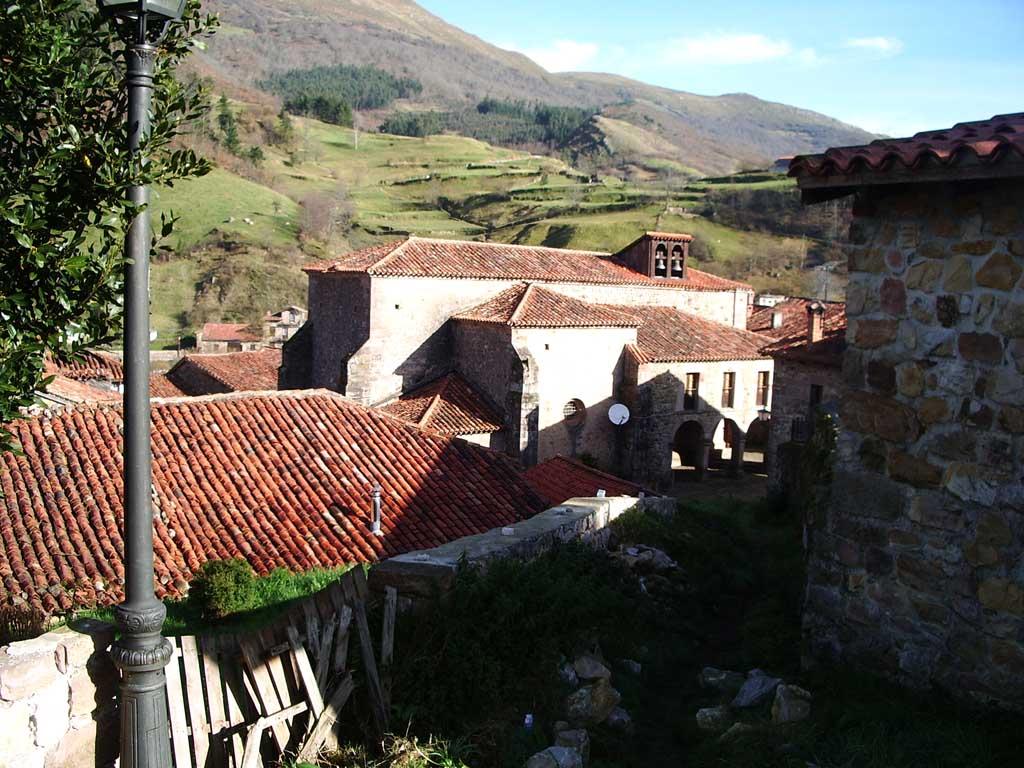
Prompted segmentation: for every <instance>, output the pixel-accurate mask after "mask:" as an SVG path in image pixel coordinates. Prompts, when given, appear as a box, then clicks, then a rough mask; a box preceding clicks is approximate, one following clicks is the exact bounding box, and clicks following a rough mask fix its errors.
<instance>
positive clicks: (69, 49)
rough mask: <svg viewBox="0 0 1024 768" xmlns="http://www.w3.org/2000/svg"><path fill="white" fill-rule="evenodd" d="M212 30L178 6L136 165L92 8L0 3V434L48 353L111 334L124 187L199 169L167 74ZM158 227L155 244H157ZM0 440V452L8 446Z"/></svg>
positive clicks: (194, 107)
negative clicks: (178, 143)
mask: <svg viewBox="0 0 1024 768" xmlns="http://www.w3.org/2000/svg"><path fill="white" fill-rule="evenodd" d="M215 26H216V20H215V19H213V18H211V17H209V16H207V17H203V16H201V14H200V10H199V0H189V3H188V7H187V10H186V12H185V16H184V19H183V20H182V22H181V23H179V24H174V25H172V27H171V29H170V30H169V32H168V35H167V37H166V38H165V40H164V41H163V43H162V46H163V49H164V50H163V53H162V54H161V55H160V56H159V57H158V58H157V69H156V87H155V90H154V97H153V114H152V118H153V120H152V122H153V128H152V133H151V135H150V137H149V140H148V141H147V143H146V146H145V148H144V154H145V156H146V158H147V162H146V163H140V162H138V161H136V160H133V159H132V157H131V156H130V155H129V154H128V153H127V152H126V151H125V149H124V147H125V133H126V130H127V129H126V127H125V116H126V113H127V95H126V91H125V88H124V84H123V78H124V64H123V61H122V58H121V55H120V51H121V50H123V45H122V44H121V43H120V41H119V40H118V39H117V37H116V35H115V34H114V33H113V31H112V30H111V28H110V25H109V24H107V23H106V22H105V21H103V20H102V19H101V18H100V16H99V13H98V11H97V10H96V7H95V5H94V4H93V3H83V2H80V0H44V1H43V2H37V3H20V4H19V3H2V4H0V93H2V94H3V98H0V168H2V169H3V173H2V174H0V265H2V272H3V277H2V278H0V424H2V423H6V422H8V421H10V420H11V419H13V418H15V417H17V416H18V414H19V412H20V409H21V408H23V407H27V406H29V405H31V404H32V402H33V400H34V396H33V393H34V392H35V391H36V390H38V389H40V388H42V387H43V385H44V383H45V382H44V376H43V361H44V356H45V355H46V354H47V353H51V354H53V355H55V356H57V357H58V358H68V357H70V356H73V355H74V354H76V353H77V352H79V351H81V350H82V349H84V348H86V347H89V346H93V345H96V344H102V343H108V342H110V341H113V340H114V339H116V338H117V336H118V334H119V332H120V322H121V303H122V293H123V290H122V289H123V275H122V271H123V270H122V267H123V252H122V246H123V240H124V233H125V229H126V228H127V225H128V223H129V222H130V220H131V218H132V217H133V215H134V213H135V209H134V208H133V207H132V206H131V205H130V204H129V203H128V202H127V201H126V200H125V193H126V190H127V188H128V187H129V186H130V185H132V184H133V183H148V184H151V185H166V184H170V183H172V182H173V181H175V180H177V179H183V178H188V177H192V176H198V175H202V174H204V173H206V172H207V171H208V170H209V168H210V166H209V163H208V162H207V161H205V160H202V159H200V158H199V157H197V156H196V154H195V153H194V152H193V151H192V150H188V149H180V148H177V147H175V145H174V140H175V138H176V137H177V136H179V135H181V134H182V133H183V132H184V131H186V130H188V128H189V125H190V124H191V123H192V122H193V121H195V120H197V119H199V118H201V117H202V116H203V115H204V114H205V112H206V110H207V109H208V99H207V98H206V96H205V94H204V92H203V91H202V88H201V86H199V85H197V84H185V83H183V82H180V81H179V80H178V79H176V77H175V72H176V69H177V67H178V64H179V63H180V62H181V60H182V59H183V58H184V57H185V56H186V55H188V53H189V52H190V50H191V49H192V48H193V47H194V46H195V45H196V44H197V43H198V42H199V40H200V38H201V37H203V36H205V35H207V34H210V33H211V32H212V31H213V29H214V27H215ZM172 226H173V221H169V220H168V221H165V222H164V226H163V232H162V233H161V234H163V235H165V236H166V235H167V234H170V230H171V228H172ZM9 440H10V438H9V436H8V435H7V433H6V432H4V431H3V430H2V429H0V449H6V448H9V447H11V446H10V442H9Z"/></svg>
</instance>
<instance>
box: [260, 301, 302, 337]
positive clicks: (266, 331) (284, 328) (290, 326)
mask: <svg viewBox="0 0 1024 768" xmlns="http://www.w3.org/2000/svg"><path fill="white" fill-rule="evenodd" d="M308 316H309V313H308V312H307V311H306V310H305V309H303V308H302V307H296V306H290V307H285V308H284V309H282V310H279V311H277V312H273V313H267V315H266V317H264V318H263V341H264V343H266V344H268V345H270V346H272V347H280V346H281V345H282V344H284V343H285V342H286V341H288V339H290V338H291V337H292V336H294V335H295V333H296V332H297V331H298V330H299V328H301V327H302V324H303V323H305V322H306V318H307V317H308Z"/></svg>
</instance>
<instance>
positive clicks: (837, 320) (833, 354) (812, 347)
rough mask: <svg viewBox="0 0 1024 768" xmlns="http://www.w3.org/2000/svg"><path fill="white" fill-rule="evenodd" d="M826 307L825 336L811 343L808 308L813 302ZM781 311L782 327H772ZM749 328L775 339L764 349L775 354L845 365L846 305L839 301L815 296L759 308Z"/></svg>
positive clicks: (752, 316) (823, 326)
mask: <svg viewBox="0 0 1024 768" xmlns="http://www.w3.org/2000/svg"><path fill="white" fill-rule="evenodd" d="M815 303H817V304H821V305H822V306H823V307H824V308H825V316H824V318H823V320H822V323H823V324H822V338H821V341H817V342H815V343H813V344H811V343H810V342H809V341H808V339H807V308H808V307H809V306H810V305H811V304H815ZM774 312H781V313H782V326H781V327H779V328H772V320H771V318H772V314H773V313H774ZM747 327H748V328H750V329H751V330H754V331H756V332H758V333H759V334H761V335H762V336H767V337H769V338H770V339H772V341H770V342H769V343H767V344H765V346H764V348H763V351H764V353H765V354H768V355H771V356H772V357H783V358H786V359H790V360H797V361H799V362H805V363H811V364H818V365H828V366H832V367H838V366H841V365H842V364H843V352H844V351H845V349H846V304H845V303H844V302H840V301H829V302H826V301H816V300H815V299H801V298H795V299H788V300H786V301H783V302H780V303H779V304H776V305H775V306H774V307H757V308H755V310H754V312H753V314H752V315H751V317H750V321H749V322H748V323H747Z"/></svg>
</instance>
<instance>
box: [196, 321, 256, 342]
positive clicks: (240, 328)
mask: <svg viewBox="0 0 1024 768" xmlns="http://www.w3.org/2000/svg"><path fill="white" fill-rule="evenodd" d="M262 338H263V334H262V332H261V331H260V330H259V329H257V328H254V327H253V326H252V325H250V324H249V323H205V324H204V325H203V331H202V340H203V341H238V342H244V341H260V340H261V339H262Z"/></svg>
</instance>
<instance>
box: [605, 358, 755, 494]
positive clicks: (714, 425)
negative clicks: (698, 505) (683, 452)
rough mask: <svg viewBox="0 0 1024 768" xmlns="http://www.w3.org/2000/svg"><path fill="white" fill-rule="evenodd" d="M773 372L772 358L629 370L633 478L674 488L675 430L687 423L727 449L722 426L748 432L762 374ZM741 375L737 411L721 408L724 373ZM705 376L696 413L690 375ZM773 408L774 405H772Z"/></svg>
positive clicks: (629, 457) (627, 388) (627, 394)
mask: <svg viewBox="0 0 1024 768" xmlns="http://www.w3.org/2000/svg"><path fill="white" fill-rule="evenodd" d="M773 369H774V361H772V359H771V358H765V359H763V360H742V361H729V362H720V363H651V364H645V365H640V366H636V365H635V364H632V365H630V364H628V363H627V366H626V378H627V380H628V381H627V382H626V384H625V386H624V388H623V393H624V398H625V399H626V402H627V404H628V405H629V406H630V410H631V411H632V412H633V417H632V419H631V420H630V424H631V430H630V431H629V433H628V436H627V446H628V447H627V457H626V460H625V464H626V466H627V467H628V468H629V469H631V470H632V473H631V477H632V478H633V479H635V480H636V481H638V482H640V483H642V484H645V485H649V486H651V487H655V488H660V489H667V488H669V487H671V485H672V453H673V448H674V438H675V436H676V431H677V430H678V429H679V428H680V427H681V426H682V425H683V424H684V423H685V422H688V421H695V422H697V423H699V424H700V425H701V428H702V430H703V437H704V440H705V441H708V442H709V444H710V445H711V446H713V447H716V448H723V447H724V445H725V443H724V439H723V434H724V429H723V427H722V423H723V422H724V421H725V420H726V419H731V420H732V421H733V422H734V423H735V424H736V426H737V427H738V430H739V432H741V433H744V434H745V432H746V431H747V429H748V428H749V427H750V425H751V423H753V422H754V421H755V420H756V419H757V414H758V411H759V410H760V408H761V406H759V405H757V374H758V372H759V371H768V372H769V373H770V374H771V372H772V371H773ZM727 372H732V373H735V374H736V385H735V394H734V398H733V407H732V408H727V407H723V406H722V385H723V378H724V375H725V373H727ZM688 373H699V374H700V387H699V392H698V394H699V397H698V404H697V408H696V409H694V410H686V409H685V408H684V403H683V395H684V393H685V382H686V375H687V374H688ZM768 407H769V408H771V403H770V402H769V406H768Z"/></svg>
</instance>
